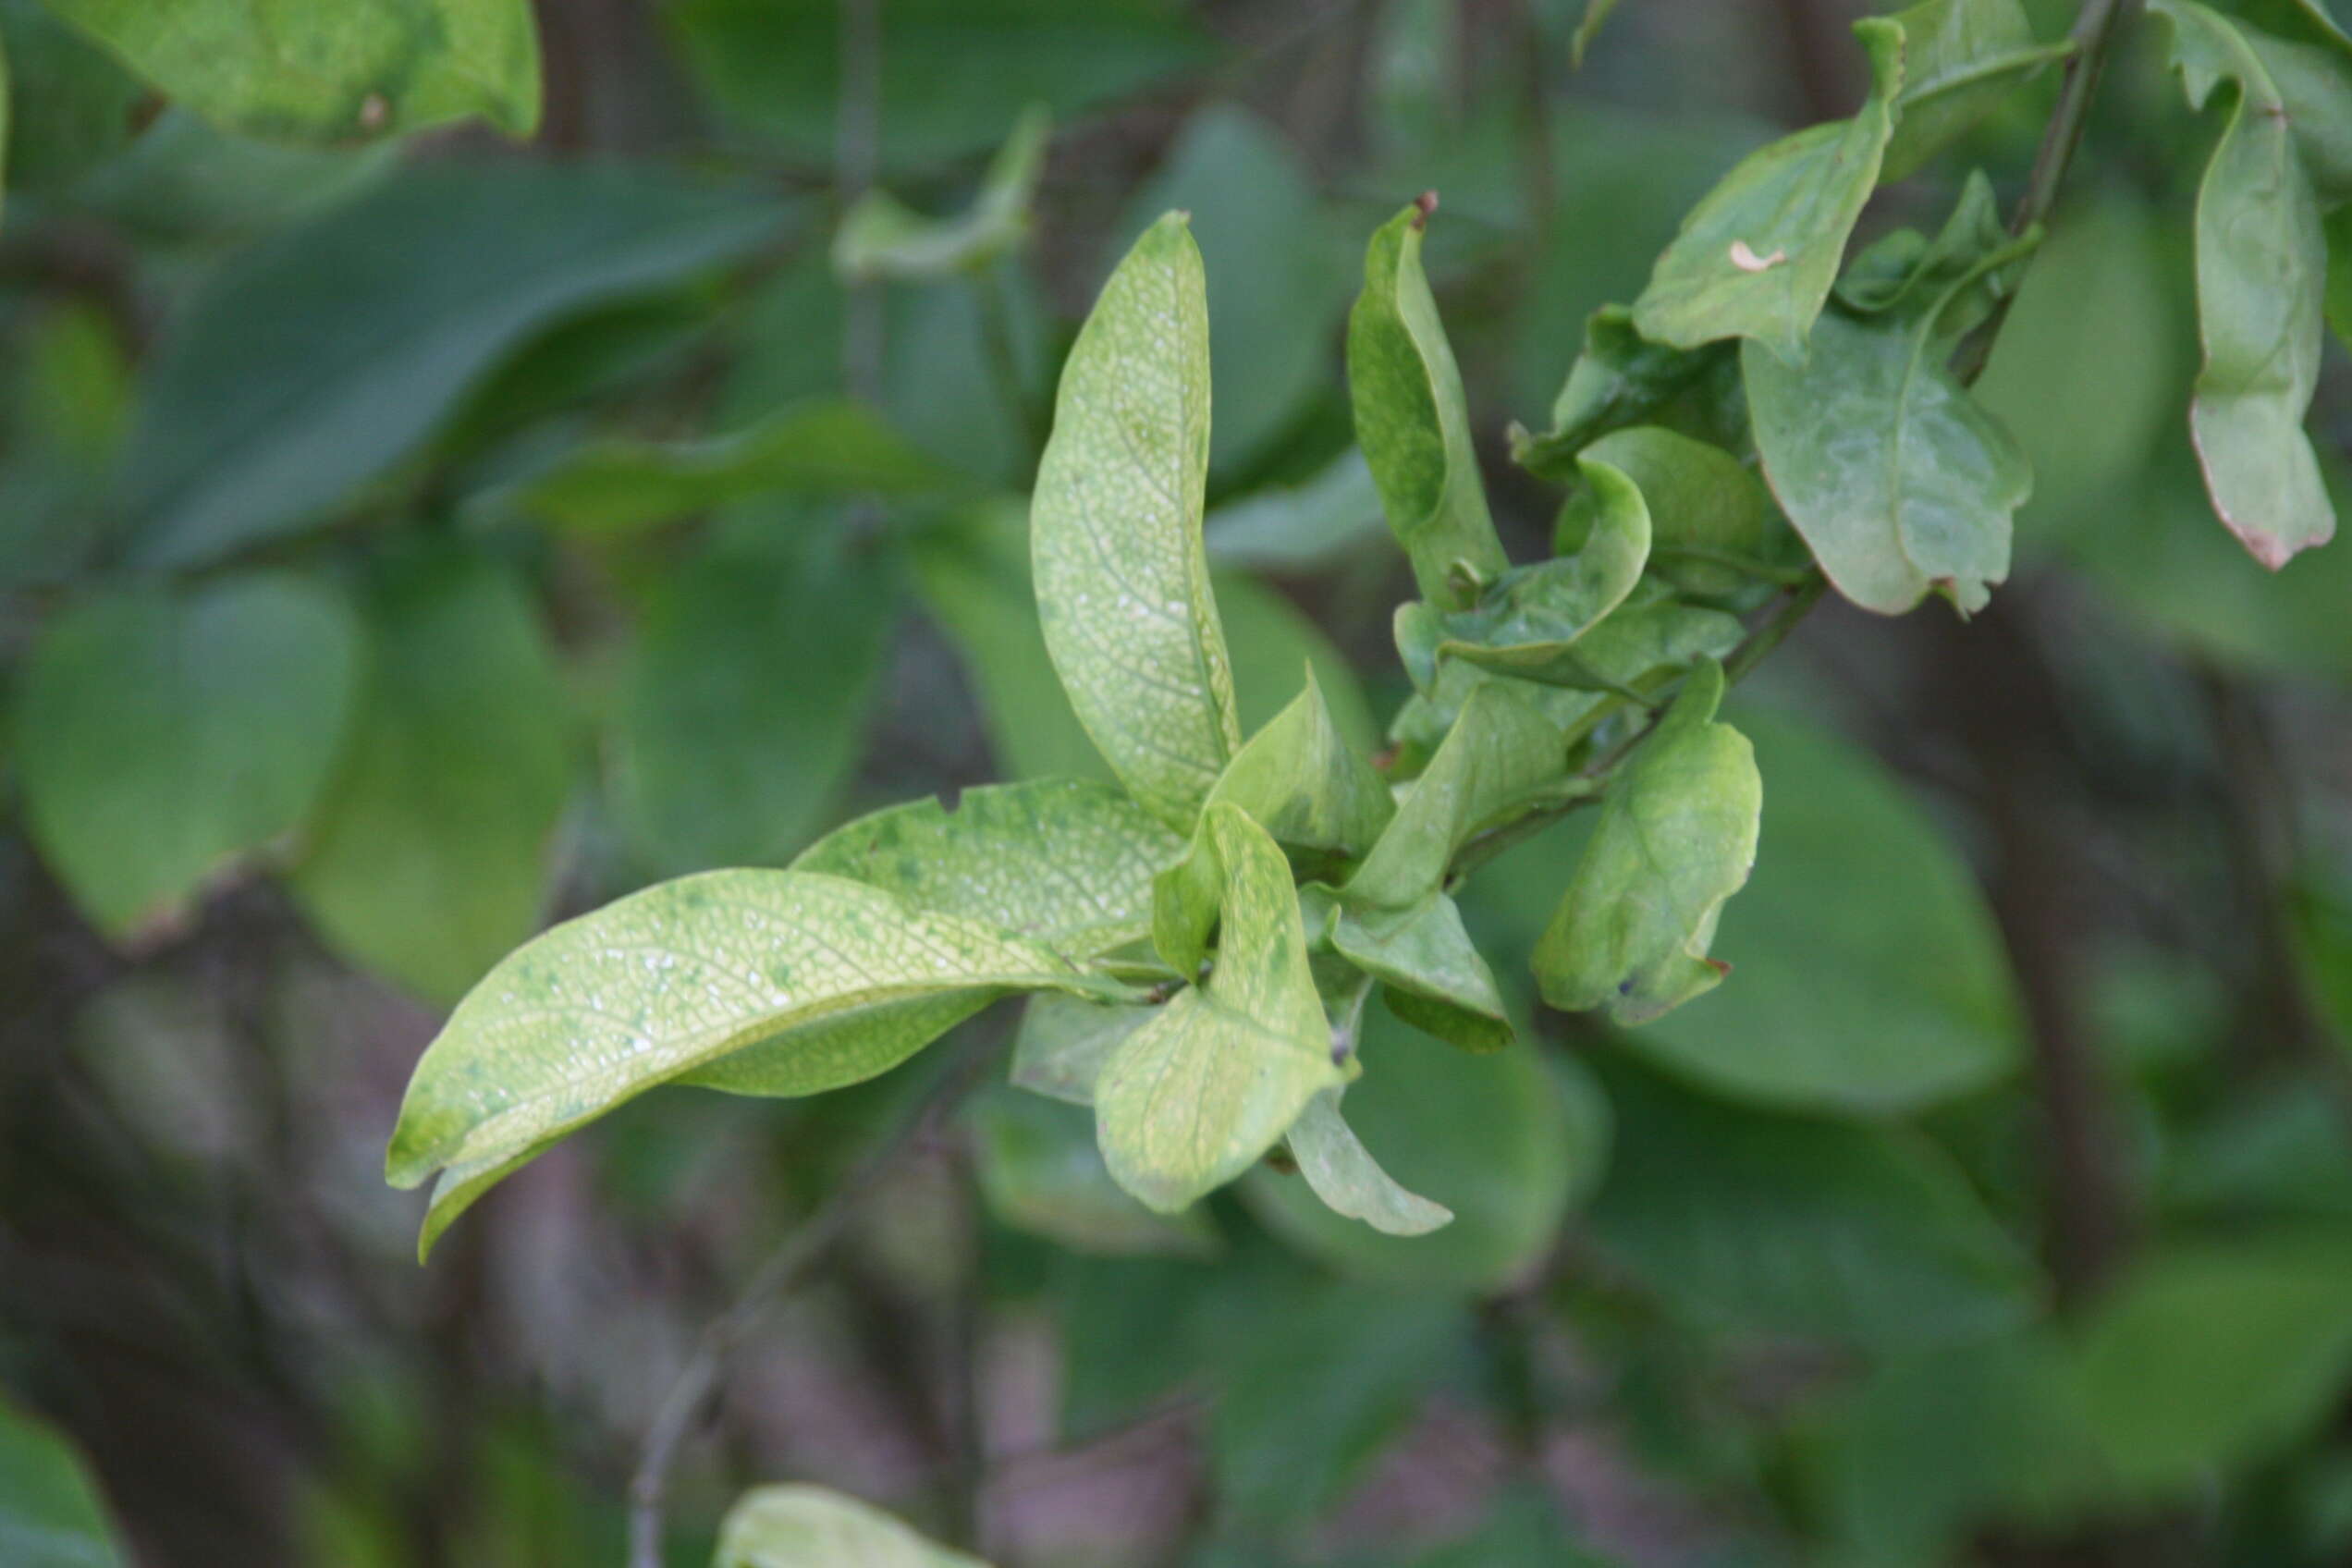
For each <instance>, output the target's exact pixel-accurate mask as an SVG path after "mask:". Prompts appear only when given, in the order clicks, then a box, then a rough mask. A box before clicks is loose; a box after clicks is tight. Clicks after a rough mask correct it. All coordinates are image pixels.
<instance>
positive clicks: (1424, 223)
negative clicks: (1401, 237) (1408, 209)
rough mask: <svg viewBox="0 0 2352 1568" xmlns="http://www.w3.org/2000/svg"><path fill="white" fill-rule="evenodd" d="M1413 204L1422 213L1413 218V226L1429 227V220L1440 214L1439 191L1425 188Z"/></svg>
mask: <svg viewBox="0 0 2352 1568" xmlns="http://www.w3.org/2000/svg"><path fill="white" fill-rule="evenodd" d="M1413 205H1414V209H1415V211H1416V212H1418V213H1419V214H1420V216H1418V217H1416V218H1415V219H1414V220H1413V227H1415V228H1427V227H1429V220H1430V219H1431V218H1433V217H1435V216H1437V214H1438V193H1437V192H1436V191H1434V190H1424V191H1423V192H1421V194H1420V195H1418V196H1415V198H1414V199H1413Z"/></svg>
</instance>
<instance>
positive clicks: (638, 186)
mask: <svg viewBox="0 0 2352 1568" xmlns="http://www.w3.org/2000/svg"><path fill="white" fill-rule="evenodd" d="M777 224H778V209H777V208H776V205H775V203H774V202H772V201H771V200H769V199H767V198H765V197H758V196H754V195H752V194H749V193H746V192H744V191H741V190H717V189H712V188H706V187H698V186H693V185H683V184H677V183H671V182H665V181H661V180H657V179H655V178H651V177H648V176H645V175H643V174H636V173H630V172H625V171H619V170H599V171H579V170H566V169H557V168H553V167H548V166H544V165H512V166H499V165H482V166H477V167H462V166H457V165H448V166H442V167H436V168H435V169H432V170H430V171H419V172H416V173H412V174H406V175H403V176H401V177H400V178H398V179H396V180H393V181H390V182H387V183H386V184H385V185H384V186H382V187H381V188H380V189H378V190H374V191H371V192H370V193H368V194H367V195H365V196H364V197H361V198H360V199H359V200H357V201H354V202H349V203H347V204H345V205H343V206H341V207H338V208H337V209H335V210H334V211H332V212H329V213H327V214H325V215H324V216H322V217H320V218H317V219H315V220H313V221H312V222H311V223H309V224H307V225H304V226H302V227H299V228H296V229H293V230H290V231H288V232H287V233H285V234H283V235H281V236H279V237H277V238H276V239H273V240H272V241H270V242H267V243H264V244H263V245H260V246H258V247H256V248H255V249H253V250H251V251H248V252H246V253H245V254H244V255H242V256H240V257H239V258H238V259H237V260H235V261H234V262H232V263H229V264H227V266H226V267H225V268H223V270H222V271H221V272H220V273H218V274H217V275H215V276H214V277H213V278H212V279H211V281H210V282H209V284H208V285H207V286H206V288H204V290H203V291H202V294H201V295H200V297H199V298H198V299H197V300H194V301H193V302H192V303H191V304H190V308H189V310H188V311H187V312H186V314H185V315H184V316H182V317H181V318H179V319H178V322H177V323H176V324H175V325H174V327H173V329H172V331H171V332H170V333H169V334H168V335H167V336H166V337H165V341H164V342H163V343H162V344H161V345H160V346H159V348H158V349H157V350H156V357H155V360H154V362H153V368H152V369H151V371H150V372H149V375H148V380H147V386H146V397H145V401H144V403H143V405H142V407H141V415H140V420H139V423H138V425H137V428H136V429H135V430H134V431H133V434H132V437H131V444H130V450H129V455H128V457H127V459H126V463H125V474H124V496H123V506H124V508H125V510H126V512H127V513H128V514H129V520H130V524H131V527H132V528H133V530H134V531H135V537H134V538H133V540H132V542H131V550H132V553H133V554H134V555H135V556H136V557H137V558H138V559H139V561H140V562H141V564H143V565H148V566H155V567H189V566H197V565H201V564H203V563H204V562H207V561H211V560H214V559H217V558H219V557H222V556H225V555H228V554H230V553H233V552H234V551H236V550H239V549H241V548H244V547H247V546H249V545H253V544H256V543H258V542H261V541H263V540H266V539H270V538H274V537H276V536H278V535H281V534H284V533H288V532H290V531H292V530H294V529H297V528H300V527H301V526H302V525H303V524H305V523H307V522H310V521H313V520H315V519H316V518H317V517H318V516H319V514H320V513H321V512H323V511H325V509H327V508H332V507H333V506H334V505H336V504H337V502H339V501H341V500H343V499H344V498H345V497H346V496H348V495H349V493H350V492H351V491H352V490H353V489H354V488H355V487H357V486H358V485H360V484H362V483H364V482H366V481H367V480H369V479H372V478H374V476H375V475H377V474H378V473H380V472H382V471H383V470H384V469H385V468H386V467H387V466H388V465H390V464H392V463H394V462H396V461H397V460H398V459H400V458H402V457H404V456H405V455H407V454H408V453H409V452H410V451H411V450H412V449H413V448H414V447H416V446H417V445H418V443H419V442H421V441H422V440H423V438H424V437H425V436H426V435H427V434H428V433H430V432H431V431H432V429H433V428H434V427H435V424H436V423H439V421H440V420H441V419H442V417H443V416H444V415H445V414H446V413H447V412H448V411H449V410H450V409H451V407H452V406H453V405H454V404H455V403H456V402H457V400H458V398H459V397H460V395H461V394H463V393H464V391H465V390H466V388H467V387H468V386H470V385H471V384H472V383H473V382H474V381H475V380H476V379H477V378H478V377H480V376H481V375H482V374H484V372H485V371H487V370H488V369H489V368H490V367H491V366H492V365H493V364H494V363H495V362H496V361H497V359H498V357H499V355H500V354H501V353H503V352H505V351H506V350H507V349H510V348H512V347H513V346H515V345H516V344H517V343H520V342H521V341H522V340H523V339H524V338H525V337H528V336H530V335H531V334H532V333H533V332H535V331H537V330H538V329H540V328H543V327H545V325H548V324H549V323H550V322H552V321H554V320H556V319H557V318H559V317H560V316H562V315H563V314H565V313H567V312H571V311H576V310H579V309H582V307H585V306H587V305H590V304H593V303H595V302H598V301H600V300H610V299H613V298H616V297H619V296H622V295H626V294H629V293H631V292H634V291H638V290H642V289H645V288H652V287H654V286H655V285H658V284H662V283H665V282H668V281H670V280H672V279H675V278H678V277H680V276H685V275H687V274H690V273H693V272H696V271H700V270H702V269H704V268H707V267H709V266H711V265H713V264H714V263H717V262H720V261H723V260H725V259H727V258H729V257H731V256H734V255H738V254H740V253H741V252H743V251H747V250H749V249H750V248H752V247H753V246H754V245H756V244H758V243H760V242H761V241H762V240H763V239H766V238H767V237H769V236H770V235H771V234H772V233H773V232H774V231H775V229H776V227H777Z"/></svg>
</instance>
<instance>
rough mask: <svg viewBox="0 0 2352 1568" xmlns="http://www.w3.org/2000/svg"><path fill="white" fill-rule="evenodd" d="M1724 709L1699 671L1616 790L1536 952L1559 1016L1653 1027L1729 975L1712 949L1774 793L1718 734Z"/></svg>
mask: <svg viewBox="0 0 2352 1568" xmlns="http://www.w3.org/2000/svg"><path fill="white" fill-rule="evenodd" d="M1722 700H1723V670H1722V667H1721V665H1718V664H1715V663H1713V662H1712V661H1709V662H1708V663H1706V664H1702V665H1700V666H1699V667H1698V668H1697V669H1695V670H1693V671H1692V672H1691V676H1690V680H1689V681H1688V682H1687V683H1686V684H1685V685H1684V688H1683V692H1682V695H1681V696H1679V697H1677V698H1676V699H1675V700H1674V705H1673V706H1672V708H1671V709H1669V710H1668V711H1667V714H1666V717H1664V718H1662V719H1660V721H1659V724H1658V728H1657V729H1655V730H1653V731H1652V732H1651V733H1650V735H1649V737H1648V739H1647V740H1645V741H1643V742H1642V743H1641V746H1640V747H1639V749H1637V750H1636V751H1635V753H1634V754H1633V755H1632V757H1630V758H1629V759H1628V760H1627V761H1625V762H1624V763H1623V764H1622V765H1620V766H1619V770H1618V773H1617V777H1616V778H1613V779H1611V781H1610V785H1609V793H1608V795H1607V797H1606V798H1605V799H1604V800H1603V801H1602V802H1601V808H1600V823H1599V827H1596V828H1594V830H1593V836H1592V841H1591V842H1590V843H1589V844H1588V845H1586V849H1585V858H1584V862H1583V864H1580V865H1578V866H1577V868H1576V879H1575V880H1574V882H1572V883H1570V884H1569V885H1568V893H1567V896H1566V897H1565V898H1563V899H1562V900H1561V903H1560V909H1559V911H1558V913H1555V914H1554V915H1553V916H1552V919H1551V924H1550V926H1548V927H1547V928H1546V929H1545V931H1544V934H1543V938H1542V940H1541V941H1539V942H1537V945H1536V977H1537V980H1538V981H1540V982H1541V983H1542V986H1543V995H1544V1000H1546V1001H1548V1002H1550V1004H1551V1005H1552V1006H1554V1007H1557V1008H1564V1009H1568V1010H1570V1011H1580V1010H1583V1009H1587V1008H1599V1007H1606V1008H1607V1009H1608V1010H1609V1016H1610V1017H1611V1018H1612V1019H1614V1020H1615V1021H1616V1022H1618V1023H1647V1022H1648V1021H1649V1020H1651V1019H1653V1018H1656V1017H1659V1016H1660V1014H1662V1013H1666V1012H1669V1011H1672V1010H1673V1009H1675V1008H1677V1007H1680V1006H1681V1005H1682V1004H1683V1003H1684V1002H1686V1001H1688V1000H1690V999H1691V998H1693V997H1696V996H1698V995H1700V994H1701V993H1702V992H1706V991H1709V990H1712V989H1713V988H1714V987H1715V986H1717V985H1719V984H1721V981H1722V978H1723V976H1724V974H1726V973H1728V971H1729V967H1730V966H1729V965H1727V964H1725V963H1724V962H1722V961H1721V960H1720V959H1711V958H1709V957H1708V956H1707V947H1708V944H1709V942H1710V941H1711V940H1713V938H1714V936H1715V924H1716V922H1717V921H1718V920H1719V919H1720V918H1721V915H1722V912H1723V904H1724V901H1725V900H1728V899H1729V898H1730V897H1731V896H1732V895H1733V893H1736V892H1738V891H1739V890H1740V888H1742V887H1743V886H1744V885H1746V881H1747V874H1748V871H1749V869H1750V868H1751V867H1753V866H1754V865H1755V864H1756V838H1757V825H1758V818H1759V816H1760V815H1761V813H1762V811H1763V806H1764V781H1763V779H1762V778H1761V777H1760V776H1758V773H1757V771H1756V753H1755V751H1754V749H1753V748H1752V747H1751V746H1749V744H1748V742H1747V738H1746V736H1744V735H1742V734H1741V733H1740V732H1739V731H1738V730H1736V729H1733V728H1732V727H1731V726H1730V725H1728V724H1720V723H1717V722H1716V721H1715V710H1716V708H1717V707H1718V706H1719V705H1721V703H1722Z"/></svg>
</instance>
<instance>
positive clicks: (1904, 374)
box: [1741, 290, 2033, 615]
mask: <svg viewBox="0 0 2352 1568" xmlns="http://www.w3.org/2000/svg"><path fill="white" fill-rule="evenodd" d="M1955 292H1956V290H1955ZM1942 298H1943V299H1947V300H1948V299H1949V298H1951V294H1950V293H1947V294H1945V295H1944V296H1942ZM1941 309H1942V302H1941V300H1939V301H1938V302H1937V303H1935V304H1931V305H1930V306H1929V308H1927V309H1925V310H1923V311H1921V312H1918V313H1917V315H1896V314H1888V315H1881V316H1875V317H1869V318H1862V319H1858V318H1856V317H1853V316H1848V315H1845V314H1844V313H1842V312H1838V311H1834V310H1833V311H1831V312H1826V313H1825V314H1823V315H1822V317H1821V319H1820V320H1819V322H1818V323H1816V324H1815V325H1814V328H1813V337H1812V339H1811V344H1810V353H1809V354H1808V356H1807V359H1806V361H1805V362H1804V363H1803V364H1802V365H1797V366H1792V365H1790V364H1788V363H1787V362H1786V361H1782V359H1780V358H1778V357H1777V356H1776V355H1774V354H1772V353H1771V352H1770V351H1769V350H1767V349H1762V348H1760V347H1758V346H1755V345H1749V346H1747V347H1746V348H1745V349H1743V350H1742V353H1741V363H1742V366H1743V368H1744V369H1745V371H1746V377H1747V395H1748V407H1749V408H1750V410H1752V411H1753V412H1754V415H1755V419H1756V445H1757V449H1758V452H1759V453H1760V454H1761V455H1762V457H1763V459H1764V476H1765V478H1766V480H1767V481H1768V482H1769V483H1770V484H1771V486H1772V494H1773V495H1774V496H1778V497H1779V499H1780V503H1781V506H1782V508H1783V509H1785V510H1786V511H1787V513H1788V517H1789V521H1791V522H1793V523H1795V525H1796V531H1797V532H1798V533H1801V534H1803V535H1804V536H1805V542H1806V543H1807V545H1811V546H1812V548H1813V555H1814V557H1815V558H1816V559H1817V560H1819V562H1820V563H1821V570H1824V571H1826V572H1827V573H1828V574H1829V578H1830V582H1831V584H1832V585H1834V586H1835V587H1836V589H1837V591H1838V592H1839V593H1840V594H1844V595H1845V597H1846V598H1848V599H1850V600H1852V601H1853V602H1854V603H1855V604H1857V605H1859V606H1862V607H1863V608H1864V609H1867V610H1874V611H1876V612H1878V613H1879V614H1880V615H1900V614H1902V613H1903V612H1904V611H1905V610H1907V609H1909V608H1911V607H1912V606H1914V605H1916V604H1917V603H1918V602H1919V600H1920V599H1921V598H1922V597H1923V596H1925V595H1926V594H1927V593H1928V591H1929V589H1935V590H1937V591H1939V592H1942V593H1944V594H1949V595H1950V596H1951V599H1952V602H1953V603H1954V605H1956V606H1959V608H1960V609H1961V611H1962V612H1963V613H1964V614H1965V613H1970V612H1974V611H1976V610H1978V609H1981V608H1983V607H1984V606H1985V604H1986V602H1987V601H1988V600H1989V599H1990V598H1991V584H1993V583H1997V582H2002V581H2003V580H2004V579H2006V578H2007V576H2008V575H2009V536H2010V527H2011V514H2012V513H2014V512H2015V510H2016V509H2017V508H2018V507H2020V506H2021V505H2023V504H2024V503H2025V500H2026V498H2027V496H2029V495H2031V494H2032V493H2033V471H2032V469H2030V468H2029V467H2027V463H2026V459H2025V455H2024V454H2023V453H2022V452H2020V451H2019V450H2018V449H2017V444H2016V442H2015V439H2013V438H2012V437H2011V435H2009V433H2008V432H2007V431H2006V430H2004V429H2003V428H2002V425H2001V423H2000V421H1998V420H1996V419H1995V418H1993V416H1992V414H1991V412H1990V411H1989V410H1986V408H1985V407H1984V405H1983V404H1981V403H1979V402H1978V401H1977V400H1976V399H1975V398H1972V397H1971V396H1969V394H1968V392H1967V390H1966V388H1965V387H1963V386H1961V385H1960V384H1959V382H1957V381H1956V380H1954V378H1953V375H1952V373H1951V372H1950V371H1949V370H1947V369H1946V368H1945V367H1944V365H1943V362H1942V356H1941V352H1940V347H1939V339H1938V338H1937V337H1936V335H1935V332H1934V330H1933V328H1934V325H1935V322H1936V319H1937V317H1938V315H1939V314H1940V313H1941Z"/></svg>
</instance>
